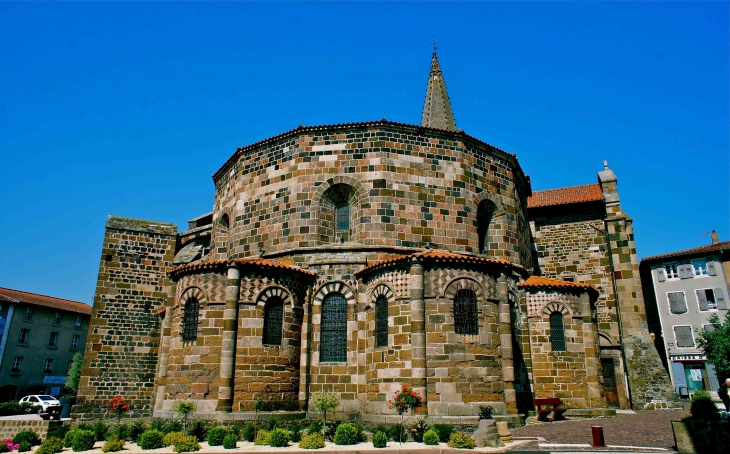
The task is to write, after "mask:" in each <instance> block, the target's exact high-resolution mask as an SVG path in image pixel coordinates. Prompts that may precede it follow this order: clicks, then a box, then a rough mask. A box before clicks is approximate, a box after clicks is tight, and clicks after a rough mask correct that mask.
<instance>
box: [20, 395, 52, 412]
mask: <svg viewBox="0 0 730 454" xmlns="http://www.w3.org/2000/svg"><path fill="white" fill-rule="evenodd" d="M23 402H28V403H30V404H33V405H35V406H36V407H40V408H38V409H39V410H42V411H46V410H47V409H48V407H52V406H56V405H61V402H59V401H58V399H56V398H55V397H53V396H46V395H37V394H31V395H30V396H25V397H23V398H22V399H20V403H21V404H22V403H23Z"/></svg>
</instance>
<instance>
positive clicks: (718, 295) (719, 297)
mask: <svg viewBox="0 0 730 454" xmlns="http://www.w3.org/2000/svg"><path fill="white" fill-rule="evenodd" d="M713 291H714V292H715V302H716V303H717V308H718V309H724V310H727V302H726V301H725V294H724V293H723V292H722V289H721V288H716V289H714V290H713Z"/></svg>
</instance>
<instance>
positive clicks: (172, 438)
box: [162, 432, 187, 446]
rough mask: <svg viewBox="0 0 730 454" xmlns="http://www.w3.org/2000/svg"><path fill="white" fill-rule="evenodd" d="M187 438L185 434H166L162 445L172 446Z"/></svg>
mask: <svg viewBox="0 0 730 454" xmlns="http://www.w3.org/2000/svg"><path fill="white" fill-rule="evenodd" d="M185 437H187V435H185V432H170V433H169V434H165V436H164V437H163V438H162V444H163V445H165V446H172V445H174V444H175V443H177V442H178V441H179V440H182V439H183V438H185Z"/></svg>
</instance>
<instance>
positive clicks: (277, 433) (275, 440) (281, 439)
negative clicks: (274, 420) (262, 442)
mask: <svg viewBox="0 0 730 454" xmlns="http://www.w3.org/2000/svg"><path fill="white" fill-rule="evenodd" d="M269 446H271V447H273V448H284V447H287V446H289V431H288V430H286V429H281V428H277V429H274V430H272V431H271V433H269Z"/></svg>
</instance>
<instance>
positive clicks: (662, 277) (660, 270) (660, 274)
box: [656, 267, 667, 282]
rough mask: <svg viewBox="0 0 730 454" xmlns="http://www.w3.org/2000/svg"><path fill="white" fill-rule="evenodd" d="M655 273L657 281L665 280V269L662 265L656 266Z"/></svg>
mask: <svg viewBox="0 0 730 454" xmlns="http://www.w3.org/2000/svg"><path fill="white" fill-rule="evenodd" d="M656 274H657V276H658V277H659V282H664V281H666V280H667V271H666V270H665V269H664V267H660V268H657V269H656Z"/></svg>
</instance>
